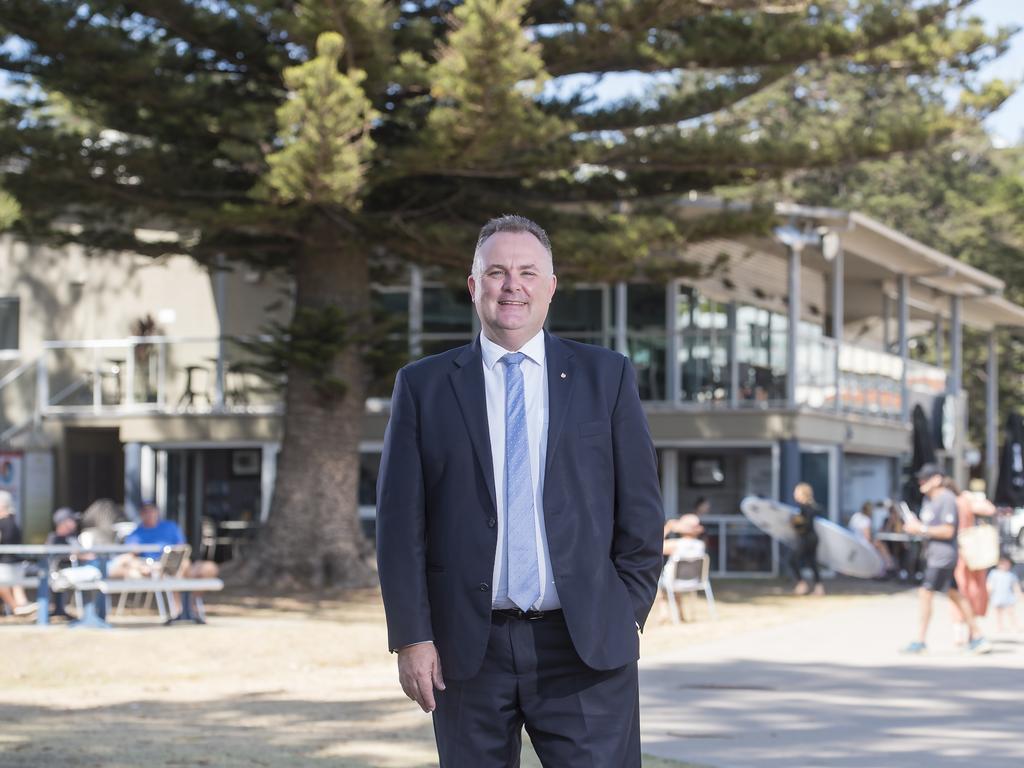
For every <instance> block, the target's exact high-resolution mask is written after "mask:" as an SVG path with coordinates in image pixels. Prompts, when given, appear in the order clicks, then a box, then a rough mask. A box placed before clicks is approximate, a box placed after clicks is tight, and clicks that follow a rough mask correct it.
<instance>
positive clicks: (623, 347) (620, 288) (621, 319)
mask: <svg viewBox="0 0 1024 768" xmlns="http://www.w3.org/2000/svg"><path fill="white" fill-rule="evenodd" d="M626 304H627V301H626V284H625V283H623V282H618V283H616V284H615V349H616V350H618V352H619V353H620V354H623V355H625V356H626V357H629V339H628V338H627V335H626V327H627V325H626V322H627V320H626Z"/></svg>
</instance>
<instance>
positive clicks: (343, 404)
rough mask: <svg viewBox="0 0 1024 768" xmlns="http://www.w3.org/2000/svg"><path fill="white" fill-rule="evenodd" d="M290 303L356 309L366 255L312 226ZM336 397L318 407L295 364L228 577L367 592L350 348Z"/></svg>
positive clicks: (369, 579) (359, 412)
mask: <svg viewBox="0 0 1024 768" xmlns="http://www.w3.org/2000/svg"><path fill="white" fill-rule="evenodd" d="M295 283H296V295H295V306H296V308H297V309H298V308H299V307H306V308H319V307H324V306H328V305H334V306H338V307H341V308H342V309H343V310H345V311H346V312H356V313H362V312H364V311H365V310H366V309H367V308H368V305H369V272H368V267H367V260H366V258H365V255H364V254H362V253H360V252H359V251H358V247H354V246H353V245H351V244H349V243H346V242H345V238H344V236H343V235H342V234H341V233H340V232H339V231H338V229H337V228H336V227H335V226H333V225H331V224H329V223H328V222H327V221H326V220H324V221H321V222H319V223H317V224H315V225H314V227H313V229H312V231H311V233H310V235H309V237H308V239H307V246H306V248H305V250H304V252H303V254H302V256H301V257H300V258H299V259H298V260H297V263H296V268H295ZM331 373H332V375H334V376H336V377H338V378H339V379H340V380H342V381H344V382H345V384H346V387H347V389H346V391H345V394H344V395H343V396H341V397H338V398H335V399H333V400H331V401H325V400H324V399H323V398H322V396H321V395H320V394H318V393H317V392H316V391H315V389H314V380H313V377H312V376H311V375H310V373H309V372H308V371H305V370H303V369H301V368H297V367H295V366H294V365H293V366H292V369H291V370H290V371H289V373H288V384H287V390H286V395H285V416H284V439H283V443H282V446H281V453H280V454H279V455H278V462H277V481H276V484H275V487H274V496H273V501H272V503H271V510H270V516H269V519H268V522H267V525H266V526H264V528H263V530H262V531H261V534H260V537H259V539H258V541H257V542H256V546H255V547H253V548H252V549H251V550H250V551H249V553H248V555H247V557H246V560H245V562H244V563H241V564H239V566H238V568H237V569H236V570H235V573H234V574H232V576H234V575H235V574H237V577H238V578H240V579H241V580H243V581H244V582H246V583H250V584H264V585H267V586H272V587H275V588H280V589H285V590H287V589H294V588H305V587H313V588H321V587H329V586H366V585H369V584H371V583H373V581H374V577H373V571H372V568H371V566H370V564H369V562H370V560H369V558H370V556H371V553H372V547H371V545H370V543H369V542H368V541H367V540H366V538H365V537H364V536H363V534H362V531H361V529H360V525H359V499H358V489H359V440H360V436H361V433H362V425H363V414H364V411H365V390H366V384H365V382H366V376H365V367H364V365H363V363H362V361H361V359H360V352H359V349H358V348H357V347H356V346H354V345H352V346H347V347H345V348H344V350H343V351H342V352H341V353H340V354H338V355H337V356H336V358H335V360H334V361H333V364H332V367H331Z"/></svg>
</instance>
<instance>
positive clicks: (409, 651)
mask: <svg viewBox="0 0 1024 768" xmlns="http://www.w3.org/2000/svg"><path fill="white" fill-rule="evenodd" d="M398 682H400V683H401V684H402V690H403V691H405V695H406V696H408V697H409V698H410V699H412V700H413V701H415V702H416V703H417V704H419V705H420V707H421V708H422V709H423V711H424V712H433V711H434V708H435V707H436V704H435V703H434V689H435V688H437V689H438V690H439V691H443V690H444V679H443V678H442V677H441V657H440V656H439V655H438V653H437V648H435V647H434V644H433V643H417V644H416V645H407V646H405V648H402V649H401V650H399V651H398Z"/></svg>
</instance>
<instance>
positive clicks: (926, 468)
mask: <svg viewBox="0 0 1024 768" xmlns="http://www.w3.org/2000/svg"><path fill="white" fill-rule="evenodd" d="M945 474H946V473H945V472H943V471H942V469H940V468H939V465H938V464H935V463H933V462H928V463H927V464H925V465H923V466H922V467H921V468H920V469H919V470H917V472H915V473H914V477H916V478H917V482H919V483H923V482H924V481H925V480H928V479H929V478H932V477H935V475H945Z"/></svg>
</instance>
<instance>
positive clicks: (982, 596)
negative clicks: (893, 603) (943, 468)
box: [944, 477, 996, 645]
mask: <svg viewBox="0 0 1024 768" xmlns="http://www.w3.org/2000/svg"><path fill="white" fill-rule="evenodd" d="M944 484H945V486H946V488H948V489H949V490H950V491H952V492H953V493H954V494H955V495H956V514H957V533H958V534H959V532H960V531H965V530H967V529H968V528H973V527H974V525H975V523H976V520H977V516H978V515H981V516H983V517H992V516H994V515H995V513H996V508H995V505H994V504H992V502H991V501H989V500H988V499H986V498H984V497H981V498H979V497H978V496H977V495H976V494H974V493H972V492H971V491H961V490H959V489H958V488H957V486H956V483H954V482H953V479H952V478H948V477H947V478H946V479H945V480H944ZM987 573H988V569H987V568H982V569H980V570H977V571H972V570H971V569H970V568H968V567H967V560H965V559H964V558H962V557H958V558H957V561H956V569H955V570H954V571H953V578H955V579H956V586H957V589H958V590H959V592H960V594H961V595H963V596H964V597H965V598H966V599H967V602H968V603H969V604H970V606H971V611H973V612H974V618H975V620H976V621H978V620H981V619H983V618H985V614H986V613H988V586H987V585H986V583H985V576H986V574H987ZM952 608H953V637H954V640H955V642H956V643H957V645H964V644H966V643H967V641H968V629H967V617H966V616H964V614H963V612H962V611H961V610H960V609H959V608H958V607H957V606H956V604H955V603H954V604H953V606H952Z"/></svg>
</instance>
